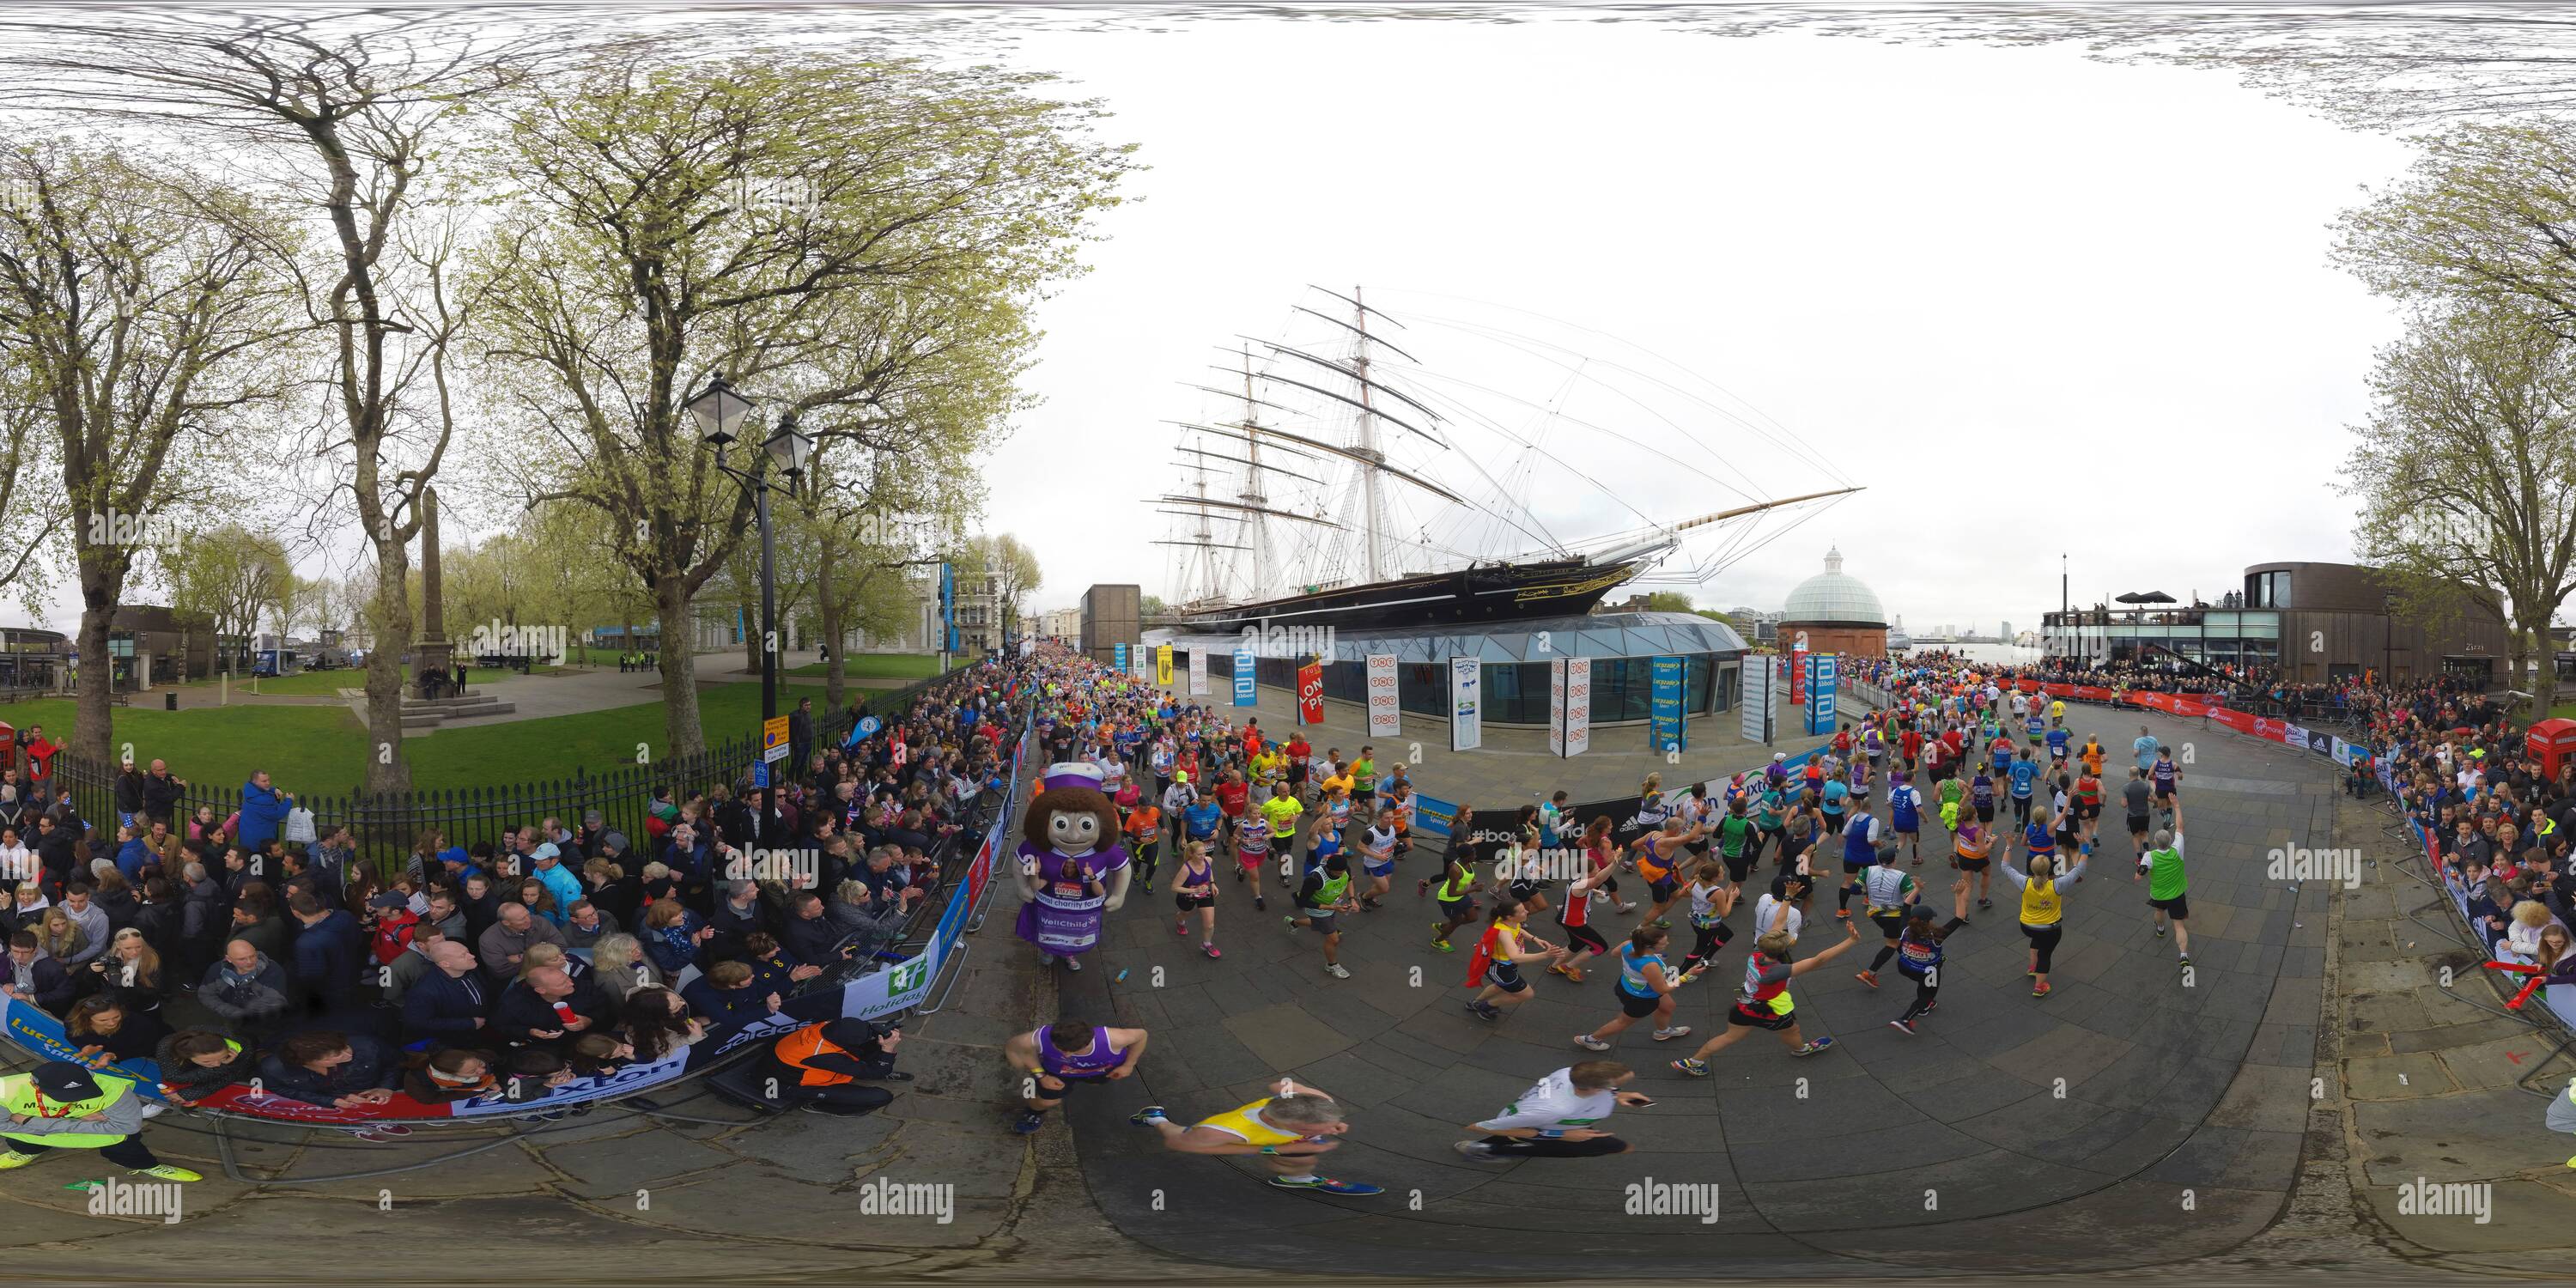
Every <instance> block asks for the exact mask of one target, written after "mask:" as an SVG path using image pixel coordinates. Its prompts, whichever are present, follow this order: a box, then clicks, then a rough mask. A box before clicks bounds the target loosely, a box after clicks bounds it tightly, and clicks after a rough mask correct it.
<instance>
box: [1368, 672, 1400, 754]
mask: <svg viewBox="0 0 2576 1288" xmlns="http://www.w3.org/2000/svg"><path fill="white" fill-rule="evenodd" d="M1368 731H1369V736H1370V737H1372V738H1392V737H1394V736H1396V735H1397V734H1399V733H1402V732H1403V731H1404V711H1403V708H1402V707H1400V706H1398V705H1397V703H1396V700H1395V654H1393V653H1371V654H1369V657H1368Z"/></svg>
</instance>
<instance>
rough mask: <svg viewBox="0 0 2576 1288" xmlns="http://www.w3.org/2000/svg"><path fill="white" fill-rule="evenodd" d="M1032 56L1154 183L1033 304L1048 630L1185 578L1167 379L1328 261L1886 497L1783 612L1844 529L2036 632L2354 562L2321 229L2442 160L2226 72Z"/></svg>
mask: <svg viewBox="0 0 2576 1288" xmlns="http://www.w3.org/2000/svg"><path fill="white" fill-rule="evenodd" d="M1019 57H1021V58H1023V59H1025V60H1026V61H1028V62H1029V63H1030V64H1032V65H1036V66H1041V67H1045V68H1049V69H1052V70H1055V71H1058V72H1061V73H1063V74H1065V75H1067V76H1069V77H1072V78H1074V79H1076V80H1078V81H1079V82H1080V83H1081V85H1082V87H1083V88H1084V89H1086V90H1088V91H1089V92H1092V93H1096V94H1098V95H1100V96H1102V97H1104V98H1106V99H1108V100H1109V102H1110V104H1111V105H1112V106H1113V107H1114V108H1115V110H1116V111H1117V113H1118V117H1117V119H1116V120H1114V121H1112V122H1111V123H1110V126H1109V128H1110V131H1111V132H1112V135H1113V137H1118V138H1124V139H1132V140H1135V141H1137V142H1139V143H1141V144H1143V148H1142V151H1141V154H1140V159H1141V160H1143V161H1144V162H1146V163H1148V164H1150V165H1152V166H1153V167H1154V169H1153V170H1152V171H1150V172H1148V173H1145V174H1142V175H1139V176H1137V177H1136V178H1135V180H1134V188H1133V191H1134V192H1135V193H1136V194H1137V195H1139V196H1142V197H1144V198H1146V199H1145V200H1143V201H1141V202H1138V203H1135V204H1132V205H1128V206H1125V207H1122V208H1120V209H1118V210H1117V211H1114V212H1112V213H1111V214H1110V215H1109V216H1108V219H1107V223H1106V231H1108V232H1109V233H1110V234H1111V238H1112V239H1111V240H1110V241H1109V242H1107V243H1105V244H1103V245H1101V246H1099V247H1097V248H1096V249H1095V250H1094V252H1093V254H1092V255H1091V262H1092V263H1093V264H1094V265H1095V270H1094V272H1093V273H1092V274H1091V275H1090V276H1088V277H1086V278H1084V279H1082V280H1080V281H1078V282H1075V283H1073V284H1071V285H1070V286H1068V287H1067V288H1066V289H1065V290H1064V291H1063V292H1062V294H1061V295H1060V296H1059V297H1058V298H1056V299H1054V300H1052V301H1049V302H1048V303H1047V305H1046V306H1045V308H1044V309H1043V311H1042V313H1041V314H1040V317H1041V320H1042V322H1043V324H1044V326H1045V327H1046V330H1047V333H1048V334H1047V339H1046V341H1045V344H1044V346H1043V348H1042V350H1041V355H1042V359H1043V361H1042V363H1041V365H1039V366H1038V368H1037V369H1036V370H1035V371H1034V372H1033V373H1032V375H1031V380H1032V383H1033V385H1034V387H1035V389H1036V390H1037V391H1038V392H1040V393H1042V394H1044V395H1045V396H1046V398H1047V403H1046V405H1045V406H1044V407H1042V408H1041V409H1039V410H1037V411H1036V412H1034V413H1032V414H1030V415H1028V416H1027V417H1025V418H1024V420H1023V421H1022V424H1021V427H1020V429H1019V431H1018V433H1017V434H1016V436H1015V437H1014V439H1013V440H1012V441H1011V443H1010V444H1009V445H1008V447H1007V448H1006V449H1005V450H1003V451H1002V452H1000V453H999V454H998V455H997V456H996V457H995V458H994V459H993V460H992V461H991V462H989V464H988V466H987V475H988V477H989V478H990V480H991V482H992V484H993V503H992V506H991V510H990V515H989V520H988V521H989V523H990V525H991V526H993V527H995V528H998V529H1002V530H1008V531H1012V532H1015V533H1017V534H1019V535H1020V537H1021V538H1022V539H1024V540H1027V541H1030V542H1031V543H1033V544H1034V545H1035V546H1036V548H1037V551H1038V554H1039V556H1040V558H1041V560H1042V562H1043V564H1044V569H1045V576H1046V584H1045V588H1044V589H1043V590H1042V591H1041V592H1040V594H1039V596H1038V603H1039V605H1040V606H1041V607H1060V606H1065V605H1069V604H1071V603H1073V602H1075V601H1076V600H1077V599H1078V597H1079V596H1080V594H1081V592H1082V590H1083V588H1084V587H1086V586H1088V585H1090V584H1091V583H1093V582H1102V581H1135V582H1141V583H1143V585H1144V586H1145V588H1146V590H1147V591H1149V592H1155V593H1165V594H1168V593H1171V590H1172V588H1171V587H1169V586H1168V585H1166V584H1164V583H1165V581H1166V579H1167V576H1168V571H1169V568H1168V561H1167V560H1166V558H1165V557H1164V555H1163V553H1162V552H1163V549H1164V548H1162V547H1156V546H1152V545H1149V544H1147V543H1148V542H1149V541H1150V540H1151V539H1152V538H1155V537H1159V536H1163V535H1165V533H1164V531H1163V526H1162V525H1163V522H1164V521H1163V520H1162V519H1161V518H1159V517H1158V516H1154V515H1152V514H1150V513H1147V512H1146V511H1145V507H1143V506H1141V505H1135V506H1130V505H1129V504H1128V500H1127V499H1128V498H1131V497H1142V496H1145V495H1147V494H1149V493H1152V492H1156V491H1160V490H1162V489H1163V488H1164V487H1166V486H1167V485H1168V483H1169V478H1168V476H1169V474H1170V473H1171V471H1170V470H1169V469H1168V468H1167V467H1165V466H1164V465H1163V464H1162V463H1163V462H1165V461H1168V460H1170V459H1171V454H1170V451H1169V448H1168V444H1169V443H1170V441H1171V431H1170V430H1169V429H1168V428H1166V427H1164V426H1162V425H1161V424H1160V423H1159V422H1160V421H1162V420H1163V419H1166V418H1187V417H1190V416H1192V415H1194V414H1196V413H1197V412H1198V411H1199V410H1200V407H1201V399H1200V395H1198V394H1195V393H1192V392H1190V391H1188V390H1185V389H1182V388H1180V387H1179V385H1178V384H1177V383H1176V382H1178V381H1180V380H1184V379H1200V378H1203V376H1202V368H1203V365H1204V364H1205V363H1206V362H1207V361H1209V358H1210V353H1209V346H1210V345H1212V344H1217V343H1223V342H1226V341H1227V340H1228V339H1229V338H1230V337H1231V336H1233V335H1234V334H1235V333H1237V332H1239V331H1242V332H1250V333H1252V334H1256V335H1266V334H1271V333H1273V332H1274V331H1275V330H1276V329H1277V327H1278V324H1279V322H1280V320H1281V319H1282V318H1283V317H1285V316H1286V313H1287V308H1288V305H1289V304H1291V303H1292V302H1296V301H1297V300H1298V299H1299V298H1300V292H1301V290H1302V288H1303V287H1304V286H1305V285H1306V284H1307V283H1309V282H1321V283H1326V284H1335V285H1338V284H1342V283H1350V282H1367V283H1370V284H1371V285H1372V287H1373V288H1377V287H1383V288H1386V289H1387V290H1388V291H1390V292H1394V291H1404V292H1408V293H1439V294H1448V295H1458V296H1466V297H1472V298H1476V299H1482V300H1493V301H1498V302H1501V303H1506V304H1511V305H1517V306H1520V307H1524V308H1528V309H1531V310H1534V311H1536V312H1539V313H1543V314H1547V315H1550V316H1552V317H1556V318H1561V319H1565V320H1568V321H1572V322H1578V323H1582V324H1586V325H1589V326H1593V327H1597V328H1599V329H1601V330H1604V331H1607V332H1609V333H1611V334H1613V335H1616V336H1619V337H1621V338H1622V339H1625V340H1629V341H1633V342H1634V343H1636V344H1638V345H1642V346H1644V347H1645V348H1647V349H1651V350H1653V351H1655V352H1657V353H1660V354H1662V355H1665V356H1667V357H1671V358H1674V359H1677V360H1679V361H1682V362H1684V363H1686V364H1688V365H1690V366H1691V367H1693V368H1694V369H1696V370H1698V371H1700V372H1702V373H1703V374H1705V375H1706V376H1708V377H1709V378H1710V379H1711V380H1713V381H1715V382H1717V383H1718V384H1720V385H1723V386H1724V387H1726V388H1727V389H1729V390H1731V391H1732V392H1734V393H1735V394H1737V395H1740V396H1741V397H1742V398H1743V399H1745V400H1746V401H1748V402H1750V403H1751V404H1753V405H1754V406H1755V407H1758V408H1760V409H1762V410H1763V411H1765V412H1767V413H1769V414H1770V416H1772V417H1773V418H1775V419H1777V420H1778V421H1780V422H1782V423H1784V424H1786V425H1787V426H1789V427H1790V428H1792V429H1793V430H1796V431H1798V432H1799V433H1801V434H1802V435H1804V436H1805V437H1806V438H1807V439H1808V440H1809V441H1811V442H1814V443H1817V444H1820V445H1823V446H1824V447H1825V448H1826V449H1827V450H1830V451H1831V452H1833V453H1834V454H1836V456H1837V457H1838V459H1839V461H1840V462H1841V465H1842V468H1843V469H1844V471H1845V472H1846V473H1849V474H1851V475H1852V476H1854V478H1855V479H1856V480H1857V481H1859V482H1861V483H1864V484H1867V485H1868V486H1869V489H1870V490H1869V491H1868V492H1866V493H1863V494H1862V495H1860V496H1858V497H1856V498H1853V499H1852V500H1851V501H1849V502H1847V503H1845V504H1843V505H1842V506H1840V507H1839V508H1837V509H1835V510H1833V511H1832V512H1830V513H1828V514H1826V515H1823V516H1821V517H1819V518H1817V519H1816V520H1814V521H1811V522H1810V523H1809V524H1807V525H1806V526H1805V527H1803V528H1801V529H1800V530H1798V531H1797V532H1794V533H1792V534H1790V535H1789V536H1787V537H1785V538H1782V539H1781V540H1779V541H1777V542H1775V543H1774V544H1773V545H1771V546H1770V547H1769V548H1768V549H1767V550H1766V551H1765V552H1764V553H1763V554H1761V555H1759V556H1757V557H1756V558H1755V559H1754V560H1752V561H1750V562H1748V563H1746V564H1744V565H1740V566H1739V567H1737V568H1736V569H1734V570H1733V571H1732V572H1730V573H1729V574H1728V575H1726V576H1725V577H1723V578H1721V579H1720V580H1718V581H1717V582H1716V583H1714V584H1711V585H1708V586H1706V587H1703V588H1702V589H1701V591H1700V593H1699V596H1698V598H1699V601H1700V602H1701V603H1702V604H1704V605H1717V606H1731V605H1735V604H1739V603H1744V604H1753V605H1757V606H1761V607H1770V608H1776V607H1777V606H1778V605H1779V603H1780V601H1781V599H1782V598H1783V597H1784V596H1785V594H1786V593H1787V590H1788V588H1789V587H1790V586H1791V585H1793V584H1795V583H1796V582H1797V581H1798V580H1799V579H1801V578H1803V577H1805V576H1807V575H1808V574H1809V573H1811V572H1814V571H1816V570H1818V569H1819V568H1820V567H1821V563H1820V561H1821V559H1822V556H1823V554H1824V551H1825V548H1826V546H1827V545H1828V544H1830V543H1839V544H1840V546H1841V547H1842V550H1843V553H1844V554H1845V556H1846V557H1847V565H1846V571H1849V572H1851V573H1853V574H1854V575H1857V576H1859V577H1862V578H1864V579H1866V580H1867V581H1869V582H1870V583H1871V584H1872V585H1873V586H1874V587H1875V588H1876V589H1877V591H1878V592H1879V595H1880V597H1881V598H1882V599H1883V600H1884V601H1885V602H1886V604H1887V606H1888V608H1889V609H1890V610H1891V611H1893V612H1895V613H1898V614H1901V615H1902V616H1903V617H1904V619H1905V621H1906V623H1907V624H1908V625H1909V626H1911V627H1914V628H1916V629H1918V630H1922V629H1928V628H1930V627H1933V626H1937V625H1940V624H1942V623H1944V622H1948V623H1955V624H1957V625H1960V626H1963V627H1964V626H1966V625H1968V624H1970V623H1971V622H1974V623H1977V624H1980V625H1982V626H1984V627H1985V628H1986V629H1989V630H1990V629H1992V628H1993V625H1994V623H1995V620H1996V619H1997V618H2009V619H2011V620H2012V621H2014V622H2015V623H2016V624H2017V625H2020V626H2025V627H2026V626H2035V625H2036V624H2037V617H2038V613H2039V612H2040V611H2041V610H2043V609H2046V608H2053V607H2055V606H2056V604H2057V601H2058V586H2057V575H2058V558H2057V556H2058V554H2059V552H2060V551H2061V550H2062V551H2064V552H2065V553H2067V554H2068V555H2070V556H2071V557H2072V566H2073V578H2074V592H2075V597H2076V600H2077V602H2079V603H2083V602H2090V601H2091V600H2092V599H2094V598H2098V597H2100V596H2102V595H2105V594H2113V595H2116V594H2119V593H2121V592H2123V591H2127V590H2144V589H2162V590H2165V591H2168V592H2170V593H2172V594H2174V595H2177V596H2187V595H2189V594H2190V593H2191V592H2192V591H2194V590H2195V589H2196V590H2198V591H2199V592H2200V593H2202V594H2204V595H2210V596H2215V595H2216V594H2218V593H2219V592H2221V591H2224V590H2226V589H2229V588H2230V587H2231V586H2233V585H2234V584H2235V583H2236V582H2237V579H2238V578H2239V576H2240V574H2241V572H2242V570H2243V569H2244V567H2245V566H2246V565H2248V564H2252V563H2258V562H2265V561H2269V560H2276V559H2322V560H2336V559H2343V558H2346V557H2348V555H2349V543H2348V531H2349V524H2348V522H2347V519H2346V514H2347V507H2346V505H2345V503H2344V502H2342V501H2341V500H2340V499H2339V498H2338V497H2337V496H2336V495H2335V494H2334V492H2333V490H2332V487H2331V482H2332V474H2333V470H2334V467H2335V465H2336V464H2337V463H2338V462H2339V460H2340V459H2341V457H2342V455H2343V453H2344V451H2345V449H2346V442H2347V435H2346V433H2345V430H2344V426H2346V425H2347V424H2349V423H2351V422H2353V421H2355V420H2356V419H2358V418H2359V417H2360V416H2361V414H2362V412H2363V409H2364V405H2365V404H2364V399H2363V396H2362V377H2363V374H2364V372H2365V370H2366V368H2367V364H2368V362H2369V359H2370V354H2371V350H2372V348H2373V347H2374V346H2375V345H2378V344H2380V343H2383V342H2384V341H2385V340H2387V339H2389V338H2390V337H2392V336H2393V335H2394V333H2395V322H2394V319H2393V317H2392V315H2391V314H2390V313H2389V311H2388V310H2387V308H2386V307H2385V306H2384V305H2382V304H2381V303H2380V302H2379V301H2377V300H2374V299H2372V298H2371V297H2369V296H2367V295H2366V294H2365V293H2364V292H2363V291H2362V290H2361V289H2360V288H2359V287H2358V285H2356V284H2355V282H2354V281H2353V280H2352V279H2350V278H2349V277H2347V276H2345V275H2343V274H2342V273H2339V272H2337V271H2335V270H2333V269H2332V268H2330V267H2328V265H2327V263H2326V255H2327V248H2328V245H2329V242H2330V231H2329V227H2328V226H2329V224H2330V223H2331V221H2332V220H2333V219H2334V217H2335V215H2336V213H2337V212H2338V211H2339V210H2340V209H2342V208H2344V207H2345V206H2347V205H2350V204H2352V203H2354V202H2355V201H2357V200H2358V199H2359V198H2360V196H2361V188H2362V186H2363V185H2365V184H2379V183H2382V182H2385V181H2386V180H2388V179H2390V178H2393V177H2395V176H2396V175H2397V174H2399V173H2400V172H2401V171H2402V170H2403V168H2404V166H2405V165H2406V163H2407V161H2408V160H2409V156H2410V153H2409V149H2407V148H2406V147H2405V146H2404V145H2403V144H2402V143H2400V142H2397V141H2394V140H2391V139H2388V138H2384V137H2378V136H2371V135H2361V134H2354V133H2349V132H2346V131H2343V130H2341V129H2338V128H2337V127H2335V126H2333V125H2330V124H2328V123H2327V122H2325V121H2323V120H2321V119H2318V118H2315V117H2311V116H2308V115H2306V114H2304V113H2302V112H2300V111H2298V110H2297V109H2295V108H2292V107H2289V106H2287V105H2284V104H2281V103H2279V102H2276V101H2273V100H2270V99H2267V98H2265V97H2263V96H2261V95H2260V94H2258V93H2255V92H2253V91H2250V90H2246V89H2242V88H2239V87H2238V86H2237V85H2235V84H2234V82H2233V80H2232V78H2231V77H2230V76H2228V75H2227V74H2225V73H2221V72H2209V71H2184V70H2177V69H2172V68H2159V67H2122V66H2108V65H2104V64H2100V63H2095V62H2089V61H2086V60H2085V59H2083V58H2082V57H2081V56H2080V55H2078V54H2077V53H2075V52H2072V51H2068V50H2062V49H2011V50H1998V49H1985V48H1976V47H1894V46H1888V45H1882V44H1877V43H1872V42H1866V41H1859V40H1848V39H1829V38H1819V37H1806V36H1788V37H1777V38H1770V37H1766V38H1762V39H1757V40H1744V41H1734V40H1719V39H1713V38H1709V37H1703V36H1694V35H1688V34H1682V33H1674V32H1668V31H1657V30H1653V29H1650V28H1646V27H1621V26H1616V25H1592V24H1572V23H1549V24H1544V25H1540V26H1483V25H1469V24H1461V23H1409V22H1377V23H1323V22H1278V23H1256V22H1227V23H1222V24H1210V25H1204V26H1196V27H1192V26H1187V25H1181V26H1177V27H1175V28H1174V29H1173V30H1170V31H1168V32H1166V33H1162V34H1146V33H1086V32H1075V31H1062V32H1051V33H1044V34H1038V35H1033V36H1030V37H1028V38H1025V39H1024V40H1022V41H1021V42H1020V45H1019ZM1724 428H1725V427H1724V426H1722V425H1717V424H1712V425H1711V426H1710V427H1709V428H1708V430H1707V431H1705V432H1704V433H1703V437H1705V438H1707V439H1709V440H1710V441H1712V442H1717V443H1720V444H1721V445H1722V444H1724V443H1725V441H1726V436H1725V433H1724V432H1723V431H1724ZM1774 477H1775V478H1777V479H1779V480H1780V481H1782V482H1783V483H1784V484H1785V483H1794V482H1798V481H1800V480H1798V479H1797V478H1796V477H1795V476H1794V475H1775V476H1774ZM1781 490H1782V491H1783V492H1786V491H1789V490H1802V489H1791V488H1788V487H1786V486H1783V487H1782V489H1781ZM1725 503H1726V502H1725V501H1723V500H1717V501H1716V502H1715V503H1714V504H1712V505H1711V506H1710V507H1708V508H1715V506H1716V505H1720V504H1725ZM1131 508H1132V509H1133V510H1134V511H1135V512H1136V513H1134V514H1133V515H1132V516H1131V515H1130V513H1129V510H1130V509H1131ZM1663 517H1667V518H1678V517H1681V513H1679V512H1677V513H1674V514H1671V515H1668V516H1663ZM1610 526H1624V525H1620V524H1616V523H1613V524H1611V525H1610Z"/></svg>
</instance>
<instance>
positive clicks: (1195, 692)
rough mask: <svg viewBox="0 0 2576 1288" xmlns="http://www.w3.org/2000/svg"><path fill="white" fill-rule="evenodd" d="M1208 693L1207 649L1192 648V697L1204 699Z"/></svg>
mask: <svg viewBox="0 0 2576 1288" xmlns="http://www.w3.org/2000/svg"><path fill="white" fill-rule="evenodd" d="M1207 691H1208V690H1207V649H1205V648H1203V647H1200V648H1192V649H1191V650H1190V696H1191V697H1193V698H1204V697H1206V696H1207Z"/></svg>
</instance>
